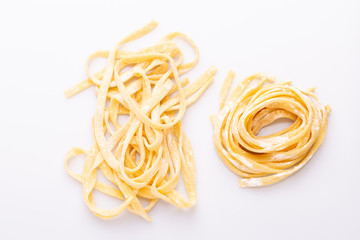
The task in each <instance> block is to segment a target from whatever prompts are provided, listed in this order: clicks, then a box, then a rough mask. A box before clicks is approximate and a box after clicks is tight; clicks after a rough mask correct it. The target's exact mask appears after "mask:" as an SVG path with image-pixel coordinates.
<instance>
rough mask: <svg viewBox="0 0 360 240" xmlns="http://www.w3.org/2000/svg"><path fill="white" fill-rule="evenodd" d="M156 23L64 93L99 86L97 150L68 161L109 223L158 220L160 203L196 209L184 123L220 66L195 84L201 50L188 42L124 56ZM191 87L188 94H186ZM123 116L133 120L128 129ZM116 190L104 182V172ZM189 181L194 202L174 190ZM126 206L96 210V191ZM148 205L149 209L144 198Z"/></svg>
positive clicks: (163, 43)
mask: <svg viewBox="0 0 360 240" xmlns="http://www.w3.org/2000/svg"><path fill="white" fill-rule="evenodd" d="M156 26H157V23H156V22H154V21H152V22H151V23H149V24H148V25H146V26H145V27H143V28H141V29H140V30H137V31H135V32H134V33H132V34H130V35H129V36H128V37H126V38H124V39H123V40H122V41H120V42H119V43H118V44H117V45H116V46H115V48H114V49H113V50H111V51H97V52H95V53H93V54H92V55H90V57H89V58H88V60H87V64H86V72H87V74H88V79H86V80H84V81H82V82H80V83H79V84H77V85H75V86H74V87H72V88H70V89H68V90H66V91H65V95H66V96H67V97H71V96H73V95H75V94H77V93H79V92H81V91H83V90H85V89H87V88H88V87H90V86H93V85H94V86H95V89H96V95H97V103H96V112H95V116H94V118H93V134H94V140H95V142H94V144H93V146H92V147H91V148H90V150H88V151H85V150H83V149H81V148H72V149H70V150H69V151H68V152H67V154H66V156H65V168H66V171H67V172H68V173H69V174H70V175H71V176H72V177H73V178H74V179H76V180H77V181H79V182H81V183H82V186H83V198H84V201H85V203H86V205H87V206H88V207H89V209H90V210H91V211H92V212H93V213H94V214H95V215H96V216H98V217H101V218H104V219H107V218H112V217H115V216H117V215H119V214H120V213H121V212H123V211H124V210H125V209H128V210H129V211H130V212H132V213H134V214H137V215H139V216H141V217H143V218H144V219H146V220H149V221H151V218H150V217H149V216H148V212H149V211H150V210H151V208H152V207H153V206H154V205H155V204H156V202H157V201H158V200H159V199H162V200H164V201H166V202H169V203H171V204H173V205H175V206H177V207H179V208H189V207H191V206H193V205H194V204H195V203H196V199H197V197H196V191H195V163H194V158H193V151H192V147H191V143H190V141H189V139H188V138H187V137H186V135H185V134H184V132H183V127H182V125H181V121H180V120H181V118H182V117H183V115H184V112H185V109H186V107H187V106H189V105H190V104H192V103H194V102H195V101H196V100H197V99H198V98H199V97H200V96H201V94H202V93H203V92H204V91H205V90H206V88H207V87H208V86H209V85H210V84H211V83H212V82H213V80H214V75H215V73H216V71H217V70H216V68H215V67H213V66H212V67H210V68H209V69H208V70H207V71H206V72H205V73H204V74H203V75H201V76H200V77H199V78H198V79H197V80H196V81H194V82H192V83H191V84H189V80H188V78H187V77H185V78H180V77H181V76H182V75H184V74H185V73H187V72H189V71H190V70H191V69H192V68H194V67H195V65H196V64H197V62H198V58H199V51H198V48H197V47H196V45H195V44H194V42H193V41H192V40H191V39H190V38H189V37H187V36H186V35H184V34H182V33H179V32H175V33H170V34H168V35H166V36H165V37H164V38H162V39H161V40H160V41H159V42H158V43H156V44H155V45H153V46H150V47H146V48H144V49H141V50H139V51H135V52H130V51H124V50H122V46H123V45H124V44H126V43H128V42H130V41H133V40H135V39H137V38H139V37H142V36H143V35H145V34H147V33H149V32H151V31H152V30H153V29H154V28H155V27H156ZM174 38H182V39H184V40H185V41H187V42H188V43H189V44H190V45H191V46H192V48H193V50H194V53H195V59H194V60H193V61H191V62H188V63H183V54H182V51H181V49H180V48H179V47H178V46H177V44H176V43H175V42H174V41H173V39H174ZM99 57H101V58H107V59H108V62H107V65H106V67H105V68H104V69H102V70H101V71H99V72H97V73H95V74H91V73H90V71H89V64H90V62H91V61H92V60H93V59H95V58H99ZM185 86H186V87H185ZM119 116H128V119H127V121H126V122H125V123H124V124H122V125H121V124H120V123H119V122H118V118H119ZM80 154H84V155H85V156H86V157H85V163H84V167H83V172H82V174H76V173H74V172H72V171H71V170H70V169H69V167H68V163H69V161H70V160H71V159H73V157H75V156H77V155H80ZM98 169H99V170H100V171H101V173H102V174H103V175H104V176H105V177H106V178H107V179H108V180H109V181H110V182H111V183H112V184H113V186H110V185H109V184H105V183H103V182H101V181H98V180H97V170H98ZM180 174H181V175H182V178H183V181H184V185H185V188H186V192H187V195H188V198H186V197H184V196H182V195H181V194H180V193H179V192H177V191H176V190H175V187H176V186H177V183H178V181H179V179H180ZM94 190H98V191H100V192H102V193H104V194H106V195H109V196H112V197H114V198H117V199H122V200H123V202H122V204H121V205H120V206H119V207H117V208H115V209H110V210H107V209H102V208H99V207H97V205H96V204H95V201H94V199H93V191H94ZM141 198H142V199H147V200H148V202H149V204H148V206H146V207H143V206H142V204H141V203H140V201H139V200H140V199H141Z"/></svg>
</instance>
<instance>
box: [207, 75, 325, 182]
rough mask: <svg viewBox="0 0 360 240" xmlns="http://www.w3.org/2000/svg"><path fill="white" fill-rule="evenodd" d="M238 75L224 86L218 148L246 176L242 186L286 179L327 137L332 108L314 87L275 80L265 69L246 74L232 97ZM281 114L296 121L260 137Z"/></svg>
mask: <svg viewBox="0 0 360 240" xmlns="http://www.w3.org/2000/svg"><path fill="white" fill-rule="evenodd" d="M234 77H235V73H233V72H232V71H229V73H228V75H227V77H226V79H225V81H224V83H223V85H222V88H221V90H220V113H219V114H218V115H214V116H212V117H211V120H212V123H213V126H214V143H215V147H216V150H217V152H218V154H219V156H220V158H221V159H222V160H223V161H224V163H225V165H226V166H227V167H228V168H230V169H231V170H232V171H233V172H234V173H236V174H237V175H239V176H241V177H242V178H241V179H240V180H239V184H240V187H255V186H264V185H269V184H273V183H276V182H278V181H280V180H282V179H285V178H286V177H288V176H290V175H291V174H293V173H295V172H296V171H298V170H299V169H301V168H302V167H303V166H304V165H305V164H306V163H307V162H308V161H309V160H310V158H311V157H312V156H313V154H314V153H315V152H316V150H317V149H318V148H319V146H320V145H321V143H322V142H323V140H324V138H325V135H326V129H327V121H328V114H329V112H330V107H329V106H328V105H323V104H322V103H321V102H320V101H319V99H318V98H317V97H316V96H315V95H314V94H313V93H312V91H313V90H314V89H309V90H299V89H297V88H295V87H292V86H291V85H290V82H282V83H275V81H274V78H273V77H271V76H269V75H266V74H262V73H258V74H254V75H251V76H249V77H247V78H245V79H244V80H243V81H241V82H240V83H239V84H238V85H237V86H236V87H235V89H234V90H233V91H232V93H231V94H230V95H229V96H228V92H229V89H230V86H231V84H232V81H233V79H234ZM251 83H254V85H252V86H250V84H251ZM280 118H287V119H290V120H292V121H293V123H292V125H291V126H289V127H288V128H286V129H284V130H281V131H279V132H277V133H274V134H270V135H268V136H257V134H258V132H259V131H260V130H261V128H263V127H265V126H266V125H269V124H271V123H272V122H274V121H275V120H277V119H280Z"/></svg>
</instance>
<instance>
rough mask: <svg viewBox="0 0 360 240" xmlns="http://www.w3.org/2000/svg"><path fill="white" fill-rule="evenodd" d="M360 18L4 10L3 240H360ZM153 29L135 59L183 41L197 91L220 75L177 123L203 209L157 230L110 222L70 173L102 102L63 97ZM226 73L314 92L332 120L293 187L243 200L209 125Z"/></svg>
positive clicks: (335, 8)
mask: <svg viewBox="0 0 360 240" xmlns="http://www.w3.org/2000/svg"><path fill="white" fill-rule="evenodd" d="M359 12H360V2H359V1H286V0H284V1H232V2H230V1H224V0H221V1H194V0H193V1H183V0H180V1H172V2H170V1H154V0H152V1H108V2H105V1H68V2H67V1H52V2H50V1H21V2H20V1H19V2H17V1H8V2H7V3H6V2H3V1H2V2H1V4H0V26H1V28H0V31H1V33H0V66H1V68H0V69H1V72H0V74H1V75H0V77H1V80H0V81H1V82H0V83H1V93H0V104H1V105H0V106H1V118H0V130H1V131H0V134H1V135H0V141H1V144H0V154H1V155H0V156H1V160H0V170H1V172H0V184H1V185H0V187H1V188H0V191H1V193H0V238H1V239H141V238H145V237H147V238H155V237H156V238H157V239H193V238H196V237H197V238H204V239H208V238H210V239H212V238H213V239H218V238H238V239H240V238H241V239H247V240H249V239H264V238H268V239H275V238H276V239H360V233H359V229H358V228H359V225H360V217H359V216H360V206H359V202H360V187H359V185H360V173H359V169H360V157H359V147H360V146H359V134H360V131H359V121H360V119H359V117H360V114H359V110H360V109H359V103H360V94H359V87H360V84H359V80H360V79H359V77H360V71H359V66H360V65H359V64H360V44H359V43H360V14H359ZM151 19H155V20H157V21H159V22H160V25H159V27H158V28H157V29H156V30H155V31H154V32H153V33H151V34H150V35H148V36H146V37H145V38H143V39H141V40H139V41H137V42H136V43H134V44H130V45H129V47H130V48H132V49H136V48H137V47H141V46H146V45H149V44H153V43H154V42H156V41H157V40H158V39H159V38H160V37H161V36H163V35H165V34H166V33H169V32H171V31H182V32H184V33H186V34H188V35H189V36H190V37H192V38H193V39H194V41H195V42H196V43H197V45H198V46H199V49H200V61H199V64H198V66H197V67H196V69H195V70H194V71H192V72H191V73H190V74H189V77H190V79H194V78H196V77H198V76H199V75H200V74H201V73H202V72H203V71H205V70H206V69H207V68H208V67H209V66H210V65H215V66H217V67H218V69H219V71H218V73H217V75H216V79H215V82H214V83H213V84H212V85H211V86H210V88H209V89H208V90H207V91H206V93H205V94H204V95H203V96H202V97H201V99H200V100H199V101H198V102H196V103H195V104H194V105H193V106H191V107H190V108H189V109H188V110H187V112H186V115H185V117H184V119H183V124H184V126H185V132H186V134H187V135H188V137H189V138H190V140H191V142H192V144H193V148H194V152H195V153H194V154H195V158H196V165H197V192H198V203H197V205H196V206H195V207H194V208H192V209H189V210H185V211H184V210H179V209H177V208H176V207H174V206H171V205H169V204H166V203H164V202H159V203H158V204H157V205H156V207H155V208H154V209H153V210H152V211H151V212H150V217H152V219H153V222H152V223H149V222H146V221H145V220H143V219H141V218H140V217H138V216H134V215H132V214H131V213H129V212H125V213H123V214H122V215H121V216H119V217H117V218H115V219H112V220H109V221H104V220H101V219H98V218H97V217H95V216H94V215H93V214H92V213H91V212H90V211H89V210H88V209H87V207H86V206H85V204H84V203H83V200H82V193H81V191H82V188H81V185H80V184H79V183H78V182H76V181H74V180H73V179H71V178H70V177H69V176H68V175H67V174H66V172H65V170H64V167H63V157H64V154H65V152H66V151H67V150H68V149H69V148H71V147H72V146H80V147H84V148H89V147H90V146H91V144H92V141H93V139H92V134H91V124H90V119H91V117H92V116H93V114H94V109H95V96H94V89H90V90H88V91H86V92H83V93H81V94H79V95H77V96H75V97H73V98H71V99H69V100H67V99H66V98H65V96H64V95H63V91H64V90H65V89H66V88H68V87H70V86H72V85H74V84H75V83H77V82H79V81H81V80H83V79H84V78H85V71H84V63H85V60H86V57H87V56H88V55H89V54H90V53H92V52H94V51H96V50H99V49H110V48H112V47H113V46H114V45H115V44H116V43H117V41H119V40H120V39H121V38H122V37H124V36H125V35H127V34H128V33H130V32H132V31H133V30H135V29H137V28H139V27H141V26H143V25H144V24H146V23H148V22H149V21H150V20H151ZM185 53H189V51H185ZM187 57H188V58H190V57H191V55H187ZM229 69H233V70H234V71H235V72H236V73H237V78H236V81H239V80H240V79H242V78H243V77H245V76H247V75H249V74H252V73H255V72H258V71H262V72H267V73H270V74H273V75H276V76H277V79H279V80H288V79H290V80H293V85H295V86H297V87H303V88H307V87H312V86H316V87H317V90H316V94H317V95H318V96H319V97H320V99H321V100H322V102H324V103H328V104H330V106H331V107H332V112H331V114H330V117H329V126H328V135H327V136H326V139H325V141H324V143H323V145H322V146H321V147H320V149H319V150H318V152H317V153H316V154H315V155H314V157H313V158H312V160H311V161H310V162H309V163H308V164H307V165H306V167H305V168H303V169H302V170H301V171H300V172H298V173H296V174H295V175H293V176H291V177H289V178H288V179H286V180H285V181H282V182H280V183H278V184H275V185H272V186H269V187H263V188H255V189H240V188H239V186H238V183H237V180H238V176H236V175H235V174H233V173H232V172H231V171H230V170H229V169H227V168H226V167H225V165H224V164H223V163H222V162H221V160H220V159H219V157H218V156H217V154H216V152H215V149H214V147H213V142H212V132H213V130H212V126H211V123H210V121H209V116H210V115H211V114H213V113H216V112H218V106H219V102H218V95H219V87H220V85H221V83H222V81H223V79H224V77H225V74H226V72H227V71H228V70H229ZM80 166H81V160H79V161H78V162H76V163H74V164H72V165H71V167H72V168H74V169H80ZM96 197H97V196H96ZM114 204H115V201H114V200H108V199H100V200H99V205H100V206H103V207H108V208H110V207H113V206H115V205H114Z"/></svg>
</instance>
